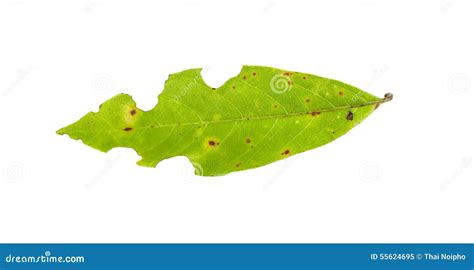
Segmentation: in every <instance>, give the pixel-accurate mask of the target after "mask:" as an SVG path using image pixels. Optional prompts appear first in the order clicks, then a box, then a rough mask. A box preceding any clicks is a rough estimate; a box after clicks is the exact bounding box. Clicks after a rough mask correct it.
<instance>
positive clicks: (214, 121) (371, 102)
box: [135, 99, 388, 129]
mask: <svg viewBox="0 0 474 270" xmlns="http://www.w3.org/2000/svg"><path fill="white" fill-rule="evenodd" d="M387 101H388V100H386V99H379V100H374V101H368V102H364V103H360V104H353V105H344V106H335V107H332V108H324V109H319V110H309V111H304V112H295V113H287V114H273V115H265V116H249V117H243V118H234V119H219V120H207V121H200V122H187V123H186V122H179V123H172V124H165V125H160V124H156V126H154V127H151V126H149V125H148V126H137V127H135V128H137V129H142V128H143V129H144V128H150V129H151V128H162V127H176V126H193V125H208V124H220V123H231V122H244V121H258V120H268V119H277V118H278V119H279V118H289V117H298V116H303V115H307V114H310V113H323V112H332V111H339V110H345V109H351V108H360V107H365V106H370V105H375V104H382V103H385V102H387Z"/></svg>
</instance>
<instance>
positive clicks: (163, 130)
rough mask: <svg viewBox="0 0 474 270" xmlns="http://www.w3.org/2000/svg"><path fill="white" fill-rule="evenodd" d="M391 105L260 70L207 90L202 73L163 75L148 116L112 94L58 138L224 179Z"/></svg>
mask: <svg viewBox="0 0 474 270" xmlns="http://www.w3.org/2000/svg"><path fill="white" fill-rule="evenodd" d="M391 99H392V95H391V94H386V95H385V97H384V98H378V97H376V96H373V95H371V94H369V93H366V92H364V91H362V90H360V89H358V88H356V87H353V86H350V85H347V84H345V83H342V82H339V81H336V80H331V79H327V78H322V77H318V76H315V75H311V74H306V73H299V72H289V71H284V70H280V69H275V68H270V67H261V66H244V67H243V68H242V70H241V72H240V74H238V75H237V76H236V77H233V78H231V79H229V80H228V81H227V82H225V83H224V85H222V86H221V87H219V88H211V87H209V86H208V85H207V84H206V83H205V82H204V81H203V79H202V77H201V69H190V70H185V71H182V72H180V73H175V74H172V75H170V76H169V78H168V80H167V81H166V83H165V88H164V90H163V92H162V93H161V94H160V95H159V97H158V100H159V102H158V104H157V105H156V106H155V108H153V109H151V110H149V111H143V110H141V109H139V108H137V106H136V104H135V102H134V101H133V99H132V97H131V96H129V95H126V94H119V95H117V96H115V97H113V98H111V99H110V100H108V101H106V102H105V103H103V104H102V105H101V106H100V110H99V111H98V112H89V113H88V114H86V115H85V116H84V117H82V118H81V119H80V120H79V121H77V122H75V123H73V124H71V125H69V126H66V127H64V128H62V129H60V130H58V131H57V133H58V134H68V135H69V136H70V137H71V138H73V139H80V140H82V141H83V142H84V143H85V144H87V145H89V146H91V147H93V148H95V149H98V150H100V151H103V152H107V151H109V150H110V149H112V148H114V147H128V148H132V149H134V150H135V151H136V152H137V153H138V155H140V156H141V158H142V159H141V160H140V161H138V162H137V164H139V165H142V166H147V167H155V166H156V165H157V164H158V163H159V162H160V161H162V160H164V159H167V158H170V157H174V156H186V157H188V158H189V160H190V161H191V162H192V164H193V165H194V167H195V169H196V170H195V173H196V174H197V175H204V176H213V175H224V174H227V173H230V172H234V171H241V170H246V169H251V168H255V167H259V166H263V165H265V164H269V163H272V162H275V161H278V160H281V159H284V158H287V157H290V156H292V155H295V154H298V153H301V152H304V151H306V150H310V149H313V148H316V147H319V146H321V145H324V144H327V143H329V142H331V141H333V140H334V139H336V138H338V137H340V136H342V135H343V134H345V133H346V132H348V131H349V130H350V129H352V128H353V127H354V126H356V125H357V124H359V123H360V122H361V121H362V120H364V119H365V118H366V117H367V116H369V115H370V114H371V113H372V112H373V111H374V110H375V109H376V108H377V107H378V106H379V104H381V103H384V102H386V101H389V100H391Z"/></svg>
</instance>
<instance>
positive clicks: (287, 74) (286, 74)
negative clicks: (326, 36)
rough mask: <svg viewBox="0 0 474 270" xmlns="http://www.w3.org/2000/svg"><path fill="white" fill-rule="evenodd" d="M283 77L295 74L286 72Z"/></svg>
mask: <svg viewBox="0 0 474 270" xmlns="http://www.w3.org/2000/svg"><path fill="white" fill-rule="evenodd" d="M283 75H284V76H291V75H293V72H285V73H283Z"/></svg>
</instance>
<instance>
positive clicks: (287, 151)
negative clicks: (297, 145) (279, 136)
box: [281, 149, 290, 156]
mask: <svg viewBox="0 0 474 270" xmlns="http://www.w3.org/2000/svg"><path fill="white" fill-rule="evenodd" d="M288 154H290V149H285V151H283V152H281V155H282V156H285V155H288Z"/></svg>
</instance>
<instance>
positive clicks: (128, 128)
mask: <svg viewBox="0 0 474 270" xmlns="http://www.w3.org/2000/svg"><path fill="white" fill-rule="evenodd" d="M132 129H133V128H131V127H126V128H124V129H123V130H124V131H131V130H132Z"/></svg>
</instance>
